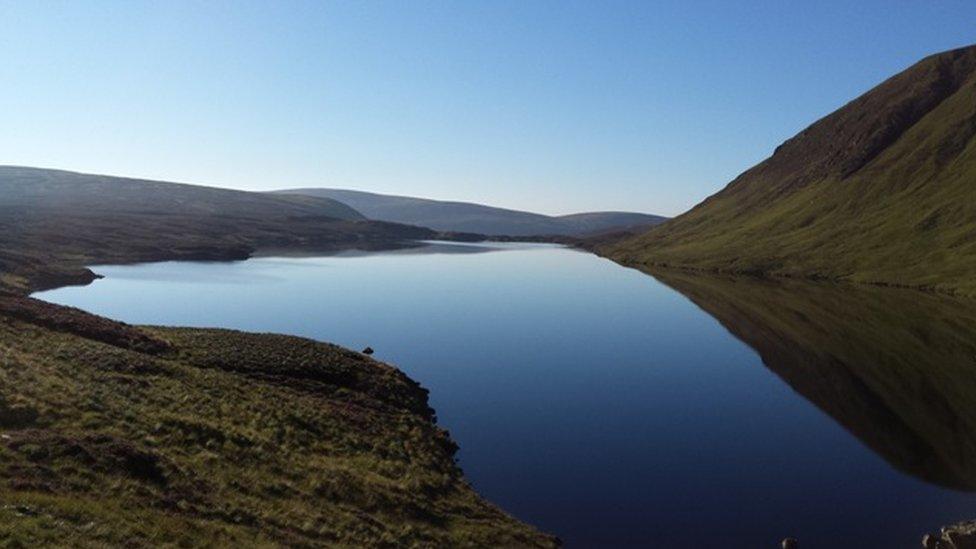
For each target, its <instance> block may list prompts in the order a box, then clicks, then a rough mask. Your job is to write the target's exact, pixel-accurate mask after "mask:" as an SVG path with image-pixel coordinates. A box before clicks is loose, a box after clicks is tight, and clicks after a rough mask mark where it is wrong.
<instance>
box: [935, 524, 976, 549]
mask: <svg viewBox="0 0 976 549" xmlns="http://www.w3.org/2000/svg"><path fill="white" fill-rule="evenodd" d="M922 547H924V548H925V549H976V521H967V522H959V523H956V524H953V525H950V526H944V527H943V528H942V531H941V532H940V533H939V534H926V535H925V537H923V538H922Z"/></svg>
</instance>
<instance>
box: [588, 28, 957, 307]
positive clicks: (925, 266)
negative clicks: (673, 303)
mask: <svg viewBox="0 0 976 549" xmlns="http://www.w3.org/2000/svg"><path fill="white" fill-rule="evenodd" d="M974 136H976V48H972V47H971V48H967V49H963V50H956V51H953V52H948V53H945V54H940V55H938V56H934V57H931V58H928V59H926V60H924V61H922V62H921V63H919V64H917V65H916V66H914V67H912V68H911V69H909V70H908V71H906V72H905V73H902V74H899V75H897V76H895V77H893V78H892V79H890V80H888V81H887V82H885V83H884V84H882V85H880V86H878V87H877V88H875V89H874V90H872V91H871V92H869V93H867V94H865V95H864V96H862V97H861V98H858V99H857V100H855V101H853V102H851V103H850V104H848V105H847V106H845V107H844V108H842V109H840V110H839V111H837V112H835V113H833V114H832V115H830V116H828V117H826V118H824V119H823V120H821V121H819V122H817V123H816V124H814V125H812V126H811V127H810V128H808V129H807V130H804V132H802V133H801V134H799V135H798V136H796V137H794V138H793V139H791V140H790V141H787V142H786V143H784V144H783V146H781V147H780V148H779V149H778V150H777V151H776V153H775V154H774V155H773V156H772V157H770V158H769V159H767V160H766V161H764V162H763V163H761V164H759V165H758V166H756V167H754V168H752V169H750V170H749V171H747V172H745V173H744V174H742V175H741V176H740V177H738V178H737V179H736V180H735V181H733V182H732V183H731V184H729V186H728V187H726V188H725V189H724V190H722V191H721V192H719V193H718V194H716V195H714V196H712V197H710V198H709V199H707V200H706V201H704V202H702V203H701V204H699V205H698V206H696V207H695V208H694V209H692V210H691V211H689V212H688V213H686V214H684V215H682V216H679V217H677V218H675V219H674V220H672V221H670V222H668V223H665V224H663V225H661V226H659V227H657V228H654V229H652V230H650V231H649V232H647V233H645V234H643V235H640V236H637V237H633V238H629V239H624V240H622V241H619V242H615V243H611V244H604V245H602V246H600V247H599V251H600V252H601V253H604V254H606V255H608V256H610V257H611V258H613V259H615V260H617V261H620V262H622V263H625V264H630V265H635V266H650V265H657V266H668V267H678V268H683V269H693V270H708V271H720V272H732V273H751V274H765V275H776V276H790V277H803V278H830V279H838V280H847V281H852V282H859V283H873V284H885V285H897V286H911V287H918V288H928V289H936V290H940V291H946V292H956V293H960V294H965V295H969V296H976V277H974V276H973V273H976V184H974V182H976V139H974Z"/></svg>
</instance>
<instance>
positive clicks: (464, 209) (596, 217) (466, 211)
mask: <svg viewBox="0 0 976 549" xmlns="http://www.w3.org/2000/svg"><path fill="white" fill-rule="evenodd" d="M276 194H278V195H296V194H297V195H307V196H318V197H327V198H332V199H335V200H339V201H341V202H342V203H344V204H348V205H350V206H352V207H353V208H355V209H356V210H358V211H359V212H361V213H362V214H363V215H365V216H366V217H368V218H370V219H377V220H381V221H391V222H395V223H406V224H408V225H419V226H421V227H430V228H431V229H435V230H438V231H457V232H468V233H478V234H486V235H496V236H500V235H506V236H583V235H587V234H590V233H599V232H605V231H610V230H621V229H627V228H632V227H639V226H644V227H646V226H651V225H656V224H658V223H661V222H662V221H664V220H665V218H663V217H660V216H656V215H649V214H642V213H631V212H589V213H581V214H573V215H565V216H548V215H542V214H536V213H530V212H522V211H518V210H507V209H504V208H493V207H491V206H484V205H481V204H472V203H469V202H447V201H442V200H429V199H426V198H413V197H409V196H393V195H383V194H374V193H367V192H361V191H350V190H345V189H291V190H286V191H279V192H278V193H276Z"/></svg>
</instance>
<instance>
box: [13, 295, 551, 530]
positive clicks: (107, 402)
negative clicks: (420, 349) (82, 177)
mask: <svg viewBox="0 0 976 549" xmlns="http://www.w3.org/2000/svg"><path fill="white" fill-rule="evenodd" d="M0 365H2V367H0V545H4V546H9V547H42V546H59V547H60V546H66V547H120V546H124V547H160V546H182V547H190V546H200V545H209V546H226V547H552V546H554V545H556V540H555V539H554V538H552V537H549V536H546V535H543V534H541V533H539V532H537V531H536V530H534V529H532V528H531V527H528V526H526V525H524V524H521V523H519V522H518V521H516V520H515V519H513V518H512V517H510V516H508V515H506V514H505V513H504V512H502V511H500V510H499V509H498V508H496V507H494V506H492V505H491V504H489V503H487V502H485V501H484V500H482V499H481V498H480V497H478V495H477V494H476V493H475V492H474V491H473V490H472V489H471V487H470V486H469V485H468V484H467V483H466V482H465V481H464V479H463V477H462V475H461V471H460V469H459V468H458V467H457V465H456V464H455V462H454V459H453V456H454V452H455V450H456V446H455V444H454V442H453V441H452V440H451V439H450V438H449V436H448V435H447V433H446V432H445V431H443V430H442V429H440V428H439V427H437V425H436V423H435V421H434V416H433V411H432V410H431V409H430V408H429V407H428V405H427V391H426V390H424V389H423V388H421V387H419V386H418V385H417V384H416V383H415V382H413V381H411V380H410V379H408V378H407V377H406V376H404V375H403V374H402V373H400V372H399V371H398V370H396V369H394V368H392V367H390V366H387V365H385V364H382V363H379V362H376V361H374V360H372V359H370V358H368V357H365V356H363V355H361V354H359V353H354V352H352V351H349V350H346V349H342V348H339V347H336V346H334V345H328V344H324V343H317V342H313V341H309V340H304V339H300V338H296V337H287V336H276V335H267V334H264V335H256V334H245V333H240V332H232V331H226V330H197V329H173V328H167V329H162V328H138V327H133V326H128V325H125V324H121V323H117V322H113V321H110V320H108V319H104V318H100V317H96V316H93V315H90V314H87V313H84V312H82V311H78V310H76V309H69V308H65V307H60V306H55V305H50V304H46V303H43V302H40V301H37V300H34V299H30V298H23V297H15V296H0ZM282 403H287V405H285V406H283V405H282Z"/></svg>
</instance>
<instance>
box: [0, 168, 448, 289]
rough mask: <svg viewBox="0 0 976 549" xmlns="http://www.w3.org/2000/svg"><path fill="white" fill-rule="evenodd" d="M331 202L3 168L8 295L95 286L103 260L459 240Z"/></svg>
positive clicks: (0, 244)
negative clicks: (97, 268)
mask: <svg viewBox="0 0 976 549" xmlns="http://www.w3.org/2000/svg"><path fill="white" fill-rule="evenodd" d="M455 236H456V235H445V234H442V233H438V232H436V231H433V230H431V229H426V228H423V227H412V226H407V225H400V224H396V223H387V222H380V221H370V220H367V219H365V218H364V217H363V216H362V214H360V213H359V212H357V211H355V210H353V209H352V208H350V207H349V206H346V205H345V204H341V203H339V202H336V201H335V200H331V199H328V198H323V197H310V196H291V195H273V194H267V193H252V192H245V191H234V190H227V189H215V188H211V187H199V186H194V185H185V184H178V183H166V182H162V181H146V180H141V179H127V178H122V177H108V176H101V175H88V174H80V173H74V172H66V171H61V170H45V169H39V168H22V167H0V291H2V290H3V289H5V288H8V289H10V288H12V289H15V290H17V291H21V292H22V291H25V290H36V289H39V288H45V287H51V286H58V285H63V284H69V283H86V282H90V281H91V280H92V279H93V278H94V276H95V275H94V274H93V273H92V272H91V271H89V270H88V269H87V268H85V267H86V266H87V265H97V264H100V263H134V262H145V261H164V260H181V259H182V260H228V259H243V258H246V257H248V256H249V255H250V254H251V253H253V252H254V251H256V250H258V249H264V250H267V249H274V250H303V251H314V252H328V251H335V250H344V249H370V250H371V249H391V248H402V247H405V246H412V245H415V244H414V243H415V241H416V240H419V239H432V238H451V237H455Z"/></svg>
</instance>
